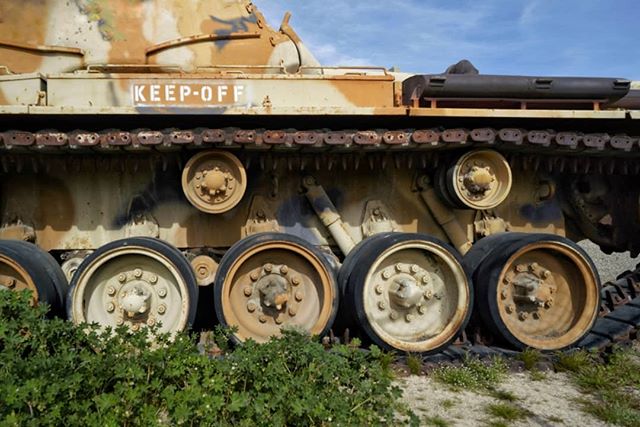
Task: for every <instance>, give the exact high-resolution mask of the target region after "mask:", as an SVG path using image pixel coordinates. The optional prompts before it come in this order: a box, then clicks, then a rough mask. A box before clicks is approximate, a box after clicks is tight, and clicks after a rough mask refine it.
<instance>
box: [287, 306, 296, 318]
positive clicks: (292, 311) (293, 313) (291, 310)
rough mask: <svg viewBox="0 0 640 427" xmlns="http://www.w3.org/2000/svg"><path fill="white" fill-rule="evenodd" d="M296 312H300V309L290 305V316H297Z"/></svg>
mask: <svg viewBox="0 0 640 427" xmlns="http://www.w3.org/2000/svg"><path fill="white" fill-rule="evenodd" d="M296 314H298V310H296V308H295V307H289V316H292V317H293V316H295V315H296Z"/></svg>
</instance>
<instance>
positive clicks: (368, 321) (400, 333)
mask: <svg viewBox="0 0 640 427" xmlns="http://www.w3.org/2000/svg"><path fill="white" fill-rule="evenodd" d="M358 251H359V252H361V253H360V254H354V255H353V256H354V257H357V258H358V260H357V262H356V263H354V266H353V270H352V272H351V274H350V275H349V278H348V285H347V287H348V291H347V295H348V297H347V298H348V299H349V300H350V301H351V302H352V304H353V309H354V310H355V314H356V317H357V322H358V324H359V326H360V327H361V328H362V329H363V331H364V332H365V333H366V335H367V336H368V337H369V338H370V339H371V341H372V342H373V343H374V344H377V345H378V346H380V347H382V348H384V349H387V350H399V351H405V352H419V353H431V352H436V351H439V350H441V349H443V348H445V347H446V346H448V345H449V344H450V343H451V342H452V341H453V340H454V339H455V337H456V336H457V335H458V333H459V332H460V331H461V330H462V329H463V328H464V326H465V325H466V323H467V321H468V319H469V313H470V312H471V302H472V288H471V281H470V279H469V277H468V275H467V274H466V272H465V270H464V268H463V267H462V260H461V258H460V256H459V255H458V254H457V253H456V251H455V249H453V248H451V247H450V246H449V245H447V244H446V243H444V242H442V241H440V240H438V239H435V238H433V237H430V236H427V235H423V234H407V233H391V234H388V235H386V236H383V237H381V238H378V239H372V240H371V241H370V242H369V243H368V244H365V245H363V246H360V247H359V248H358ZM350 256H351V255H350Z"/></svg>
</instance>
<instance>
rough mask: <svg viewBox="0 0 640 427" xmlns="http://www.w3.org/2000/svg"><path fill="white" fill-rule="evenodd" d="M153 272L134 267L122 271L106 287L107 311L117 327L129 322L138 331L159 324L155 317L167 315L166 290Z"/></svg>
mask: <svg viewBox="0 0 640 427" xmlns="http://www.w3.org/2000/svg"><path fill="white" fill-rule="evenodd" d="M160 282H161V281H160V280H159V277H158V276H157V275H156V274H154V273H153V272H148V271H144V270H143V269H142V268H135V269H133V270H130V271H123V272H121V273H119V274H117V275H115V276H114V277H112V279H111V280H109V281H108V284H107V286H106V287H105V294H106V295H105V301H106V304H105V309H106V311H107V313H109V314H110V315H111V316H112V318H113V319H114V323H115V324H116V325H118V326H119V325H124V324H125V323H127V324H128V325H129V327H131V329H132V330H134V331H137V330H139V329H140V327H141V326H142V325H144V324H146V325H148V326H153V325H155V324H156V322H157V318H156V317H155V315H154V314H156V313H157V314H158V315H160V316H162V315H164V314H165V313H166V312H167V301H166V300H167V298H166V297H167V294H168V292H167V288H166V287H165V286H164V284H163V283H160Z"/></svg>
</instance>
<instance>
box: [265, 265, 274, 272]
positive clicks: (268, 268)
mask: <svg viewBox="0 0 640 427" xmlns="http://www.w3.org/2000/svg"><path fill="white" fill-rule="evenodd" d="M271 270H273V265H271V264H265V265H264V271H266V272H267V273H271Z"/></svg>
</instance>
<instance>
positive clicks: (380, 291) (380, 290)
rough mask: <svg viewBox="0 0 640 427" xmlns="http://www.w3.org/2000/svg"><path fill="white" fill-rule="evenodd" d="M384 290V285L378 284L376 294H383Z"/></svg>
mask: <svg viewBox="0 0 640 427" xmlns="http://www.w3.org/2000/svg"><path fill="white" fill-rule="evenodd" d="M383 290H384V289H383V288H382V285H378V286H376V294H378V295H382V291H383Z"/></svg>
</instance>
